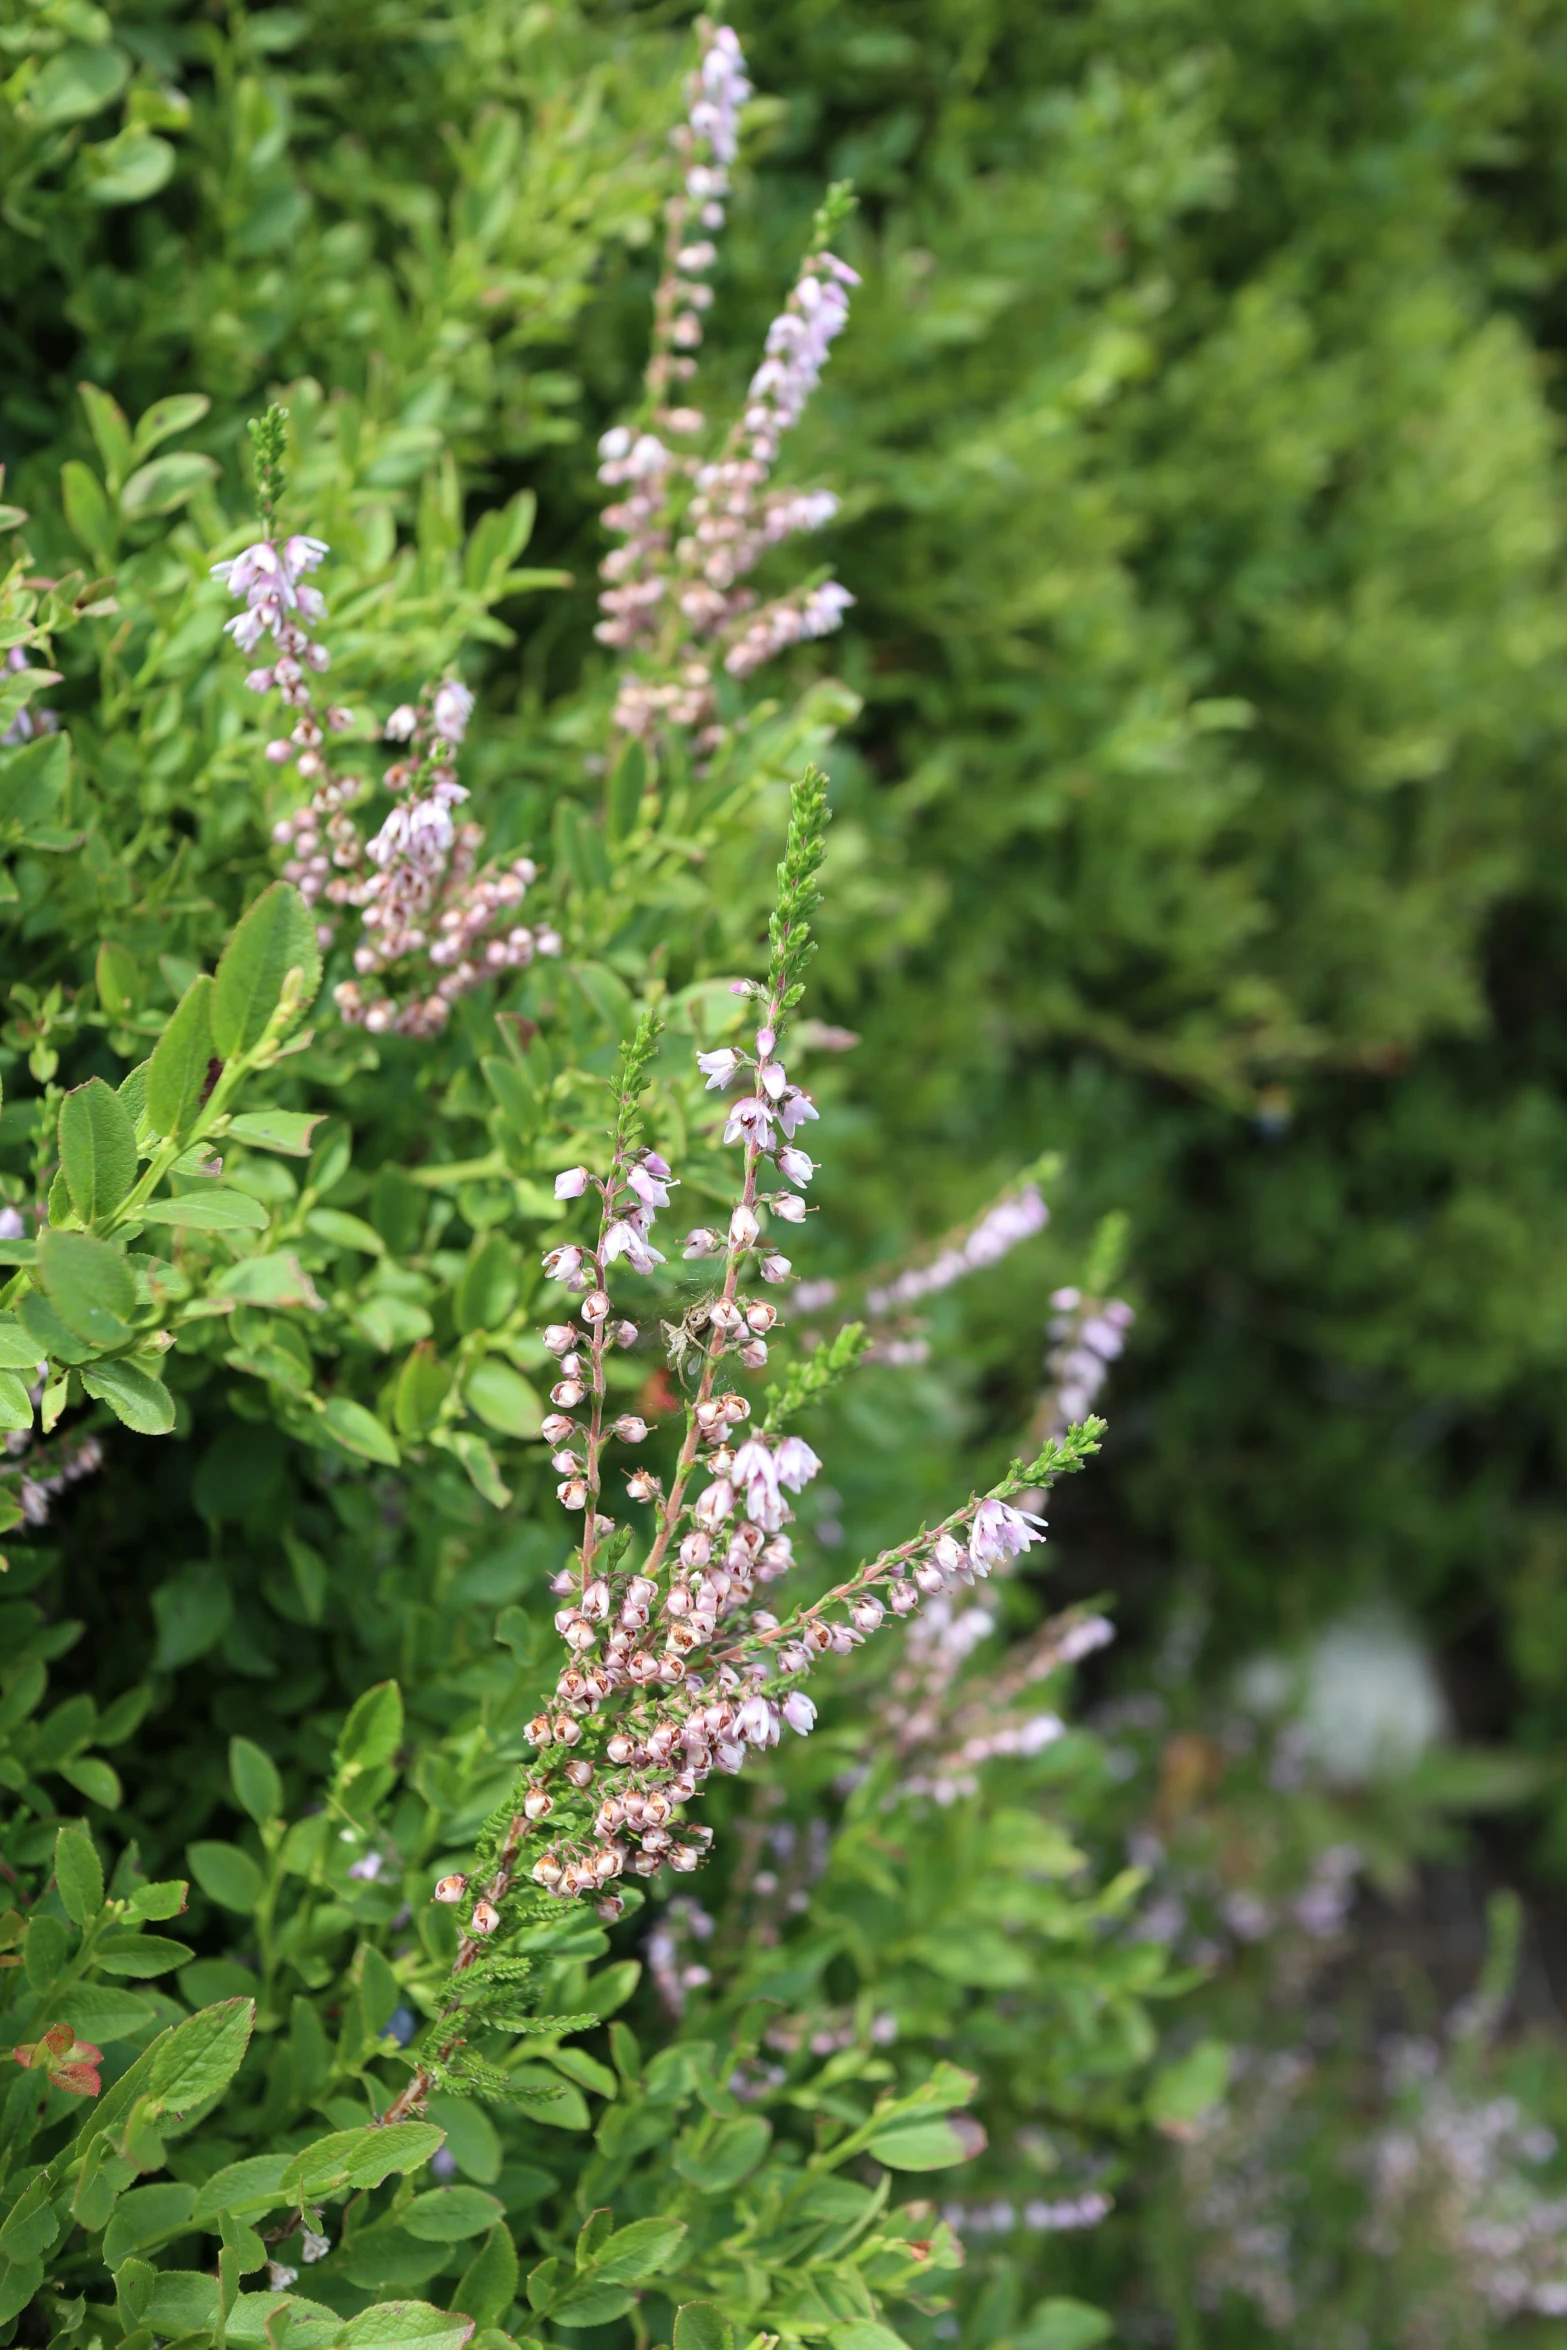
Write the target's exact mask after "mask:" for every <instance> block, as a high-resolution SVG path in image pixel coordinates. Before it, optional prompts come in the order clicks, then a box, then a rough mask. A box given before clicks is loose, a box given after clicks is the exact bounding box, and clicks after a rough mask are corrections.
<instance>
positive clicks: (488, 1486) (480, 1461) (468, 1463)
mask: <svg viewBox="0 0 1567 2350" xmlns="http://www.w3.org/2000/svg"><path fill="white" fill-rule="evenodd" d="M441 1441H442V1442H443V1443H444V1444H446V1445H448V1446H449V1447H450V1449H451V1450H452V1451H453V1452H454V1453H455V1454H456V1455H457V1458H458V1459H459V1460H460V1461H461V1463H462V1465H463V1467H464V1468H465V1469H466V1470H467V1472H468V1475H469V1477H470V1479H471V1480H472V1483H473V1485H474V1488H475V1490H476V1491H477V1492H479V1493H482V1494H483V1496H484V1498H485V1500H486V1501H487V1502H488V1503H489V1504H490V1507H491V1508H492V1509H497V1510H503V1509H504V1508H505V1507H506V1504H507V1503H508V1502H509V1501H510V1499H511V1487H510V1486H509V1485H508V1484H507V1483H506V1480H505V1478H504V1477H503V1476H502V1475H501V1473H500V1469H499V1467H498V1466H497V1464H496V1459H495V1455H494V1453H492V1452H491V1450H490V1448H489V1446H488V1445H487V1444H486V1443H485V1441H484V1438H483V1437H482V1436H476V1435H475V1434H474V1432H473V1430H472V1429H471V1428H455V1429H453V1430H452V1432H451V1434H450V1435H449V1436H443V1437H442V1439H441Z"/></svg>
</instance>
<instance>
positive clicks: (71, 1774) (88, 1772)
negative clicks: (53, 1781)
mask: <svg viewBox="0 0 1567 2350" xmlns="http://www.w3.org/2000/svg"><path fill="white" fill-rule="evenodd" d="M57 1768H58V1770H59V1773H60V1776H61V1778H62V1779H63V1780H64V1781H65V1782H66V1784H67V1786H70V1787H74V1788H75V1789H76V1792H77V1794H78V1795H85V1796H86V1798H87V1800H88V1802H89V1803H101V1804H102V1805H103V1807H104V1810H105V1811H118V1810H119V1808H120V1793H121V1789H120V1780H119V1773H118V1772H117V1771H116V1770H115V1769H114V1768H113V1767H112V1765H111V1764H109V1763H106V1762H105V1761H104V1760H103V1759H102V1757H101V1756H100V1755H96V1754H78V1755H73V1756H72V1758H71V1760H70V1761H69V1762H63V1763H60V1764H58V1765H57Z"/></svg>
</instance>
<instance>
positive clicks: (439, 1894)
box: [432, 1875, 468, 1903]
mask: <svg viewBox="0 0 1567 2350" xmlns="http://www.w3.org/2000/svg"><path fill="white" fill-rule="evenodd" d="M467 1890H468V1880H467V1878H466V1877H464V1876H461V1875H453V1876H450V1877H442V1878H441V1879H440V1881H439V1882H438V1884H437V1885H436V1888H435V1892H434V1894H433V1896H432V1898H433V1899H434V1900H436V1901H444V1902H447V1903H450V1902H454V1901H461V1899H462V1897H463V1895H464V1894H465V1893H466V1892H467Z"/></svg>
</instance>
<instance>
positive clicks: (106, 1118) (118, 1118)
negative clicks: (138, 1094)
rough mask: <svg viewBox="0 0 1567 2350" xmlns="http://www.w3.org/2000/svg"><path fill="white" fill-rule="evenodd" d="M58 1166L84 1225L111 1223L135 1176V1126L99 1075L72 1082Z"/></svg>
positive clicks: (64, 1111)
mask: <svg viewBox="0 0 1567 2350" xmlns="http://www.w3.org/2000/svg"><path fill="white" fill-rule="evenodd" d="M60 1164H61V1166H62V1167H63V1168H64V1170H65V1181H66V1188H67V1189H68V1190H69V1192H70V1195H71V1205H72V1207H73V1208H74V1209H75V1210H76V1213H77V1214H78V1216H80V1218H81V1220H82V1222H83V1223H84V1224H102V1223H105V1222H107V1220H108V1218H109V1217H110V1216H111V1215H112V1214H113V1212H114V1210H115V1209H116V1208H117V1207H118V1206H119V1204H120V1202H121V1200H122V1199H124V1197H125V1195H126V1193H127V1192H128V1191H129V1190H130V1188H131V1185H132V1184H133V1183H134V1182H135V1180H136V1130H135V1128H134V1127H133V1126H132V1124H131V1121H130V1115H129V1113H128V1111H127V1110H126V1107H125V1104H124V1103H123V1102H122V1101H121V1100H120V1098H119V1096H118V1094H116V1093H114V1092H113V1091H111V1089H110V1088H109V1087H108V1086H107V1085H105V1083H104V1081H103V1079H102V1078H101V1077H90V1078H89V1079H88V1080H87V1083H86V1084H85V1085H78V1086H74V1087H73V1088H72V1090H71V1091H70V1092H69V1093H68V1094H67V1095H66V1097H65V1099H64V1101H63V1102H62V1103H61V1104H60Z"/></svg>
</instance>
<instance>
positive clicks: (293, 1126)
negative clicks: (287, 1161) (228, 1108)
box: [229, 1110, 325, 1159]
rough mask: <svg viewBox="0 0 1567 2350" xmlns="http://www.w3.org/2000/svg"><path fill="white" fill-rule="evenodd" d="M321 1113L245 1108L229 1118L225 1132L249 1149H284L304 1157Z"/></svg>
mask: <svg viewBox="0 0 1567 2350" xmlns="http://www.w3.org/2000/svg"><path fill="white" fill-rule="evenodd" d="M324 1115H325V1112H324V1111H321V1110H310V1111H304V1110H246V1111H244V1112H243V1113H242V1114H241V1115H240V1116H239V1117H237V1118H231V1119H230V1120H229V1132H230V1134H232V1136H233V1137H234V1140H235V1141H236V1142H243V1143H248V1144H249V1146H250V1148H251V1149H252V1150H258V1151H286V1152H287V1153H288V1154H289V1156H290V1157H291V1158H295V1159H304V1158H308V1157H309V1155H310V1138H311V1136H312V1134H314V1132H315V1130H316V1128H317V1127H318V1126H319V1125H320V1123H321V1120H322V1118H323V1117H324Z"/></svg>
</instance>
